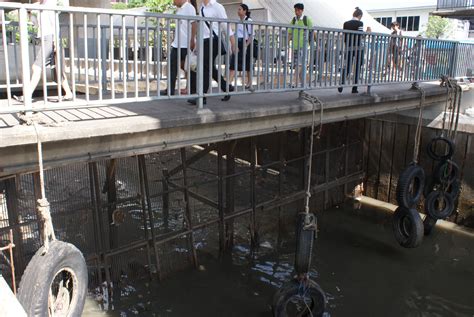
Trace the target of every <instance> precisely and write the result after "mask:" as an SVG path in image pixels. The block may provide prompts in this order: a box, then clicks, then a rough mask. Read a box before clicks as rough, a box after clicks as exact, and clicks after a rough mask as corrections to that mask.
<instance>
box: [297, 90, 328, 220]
mask: <svg viewBox="0 0 474 317" xmlns="http://www.w3.org/2000/svg"><path fill="white" fill-rule="evenodd" d="M300 97H301V98H302V99H304V100H307V101H309V102H311V104H312V107H313V108H312V117H311V138H310V148H309V163H308V179H307V187H306V193H305V196H306V197H305V206H304V210H305V213H307V214H309V199H310V197H311V169H312V165H313V164H312V163H313V144H314V134H315V133H314V128H315V117H316V105H319V108H320V110H321V114H320V117H319V131H318V135H317V137H318V138H319V136H320V135H321V131H322V127H323V112H324V106H323V103H322V101H321V100H319V98H318V97H316V96H312V95H310V94H308V93H305V92H301V93H300Z"/></svg>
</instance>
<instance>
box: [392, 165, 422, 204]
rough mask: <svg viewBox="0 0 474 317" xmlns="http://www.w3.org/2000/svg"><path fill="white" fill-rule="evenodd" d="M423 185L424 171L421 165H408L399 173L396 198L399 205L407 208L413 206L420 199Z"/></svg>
mask: <svg viewBox="0 0 474 317" xmlns="http://www.w3.org/2000/svg"><path fill="white" fill-rule="evenodd" d="M424 186H425V172H424V170H423V168H421V166H418V165H415V164H413V165H409V166H408V167H407V168H406V169H405V170H403V172H402V173H401V174H400V177H399V178H398V183H397V190H396V198H397V202H398V205H399V206H402V207H405V208H407V209H410V208H413V207H415V206H416V205H417V204H418V202H419V201H420V198H421V195H422V194H423V188H424Z"/></svg>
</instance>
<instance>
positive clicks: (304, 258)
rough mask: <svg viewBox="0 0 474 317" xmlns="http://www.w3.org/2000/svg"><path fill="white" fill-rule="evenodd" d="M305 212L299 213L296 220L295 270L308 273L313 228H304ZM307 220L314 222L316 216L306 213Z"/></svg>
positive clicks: (313, 235)
mask: <svg viewBox="0 0 474 317" xmlns="http://www.w3.org/2000/svg"><path fill="white" fill-rule="evenodd" d="M305 217H306V214H305V213H299V214H298V216H297V220H296V252H295V271H296V273H298V274H301V273H308V272H309V268H310V265H311V255H312V252H313V242H314V237H315V229H313V228H310V229H305V228H304V225H305ZM308 217H309V219H308V220H309V222H310V223H312V224H315V221H316V216H315V215H314V214H308Z"/></svg>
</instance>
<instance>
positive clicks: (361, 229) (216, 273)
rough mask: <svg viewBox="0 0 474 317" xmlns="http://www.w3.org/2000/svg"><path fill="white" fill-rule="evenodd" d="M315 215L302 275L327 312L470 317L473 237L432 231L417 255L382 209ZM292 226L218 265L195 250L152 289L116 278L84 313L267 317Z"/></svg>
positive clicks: (286, 272) (283, 272) (285, 276)
mask: <svg viewBox="0 0 474 317" xmlns="http://www.w3.org/2000/svg"><path fill="white" fill-rule="evenodd" d="M318 217H319V224H320V231H319V236H318V240H317V241H316V244H315V248H314V252H313V261H312V270H311V272H310V274H311V276H312V279H314V280H315V281H316V282H317V283H319V284H320V285H321V287H322V288H323V289H324V290H325V292H326V293H327V296H328V299H329V305H328V311H329V314H330V315H331V316H456V317H457V316H459V317H460V316H466V317H472V316H474V292H473V281H474V239H473V237H472V235H466V234H462V233H460V232H459V231H453V230H447V229H443V228H440V227H437V228H436V231H435V232H433V234H432V235H431V236H428V237H425V239H424V241H423V244H422V245H421V246H420V247H418V248H417V249H403V248H401V247H399V246H398V244H397V243H396V241H395V239H394V238H393V234H392V228H391V218H390V214H389V213H385V212H380V211H377V210H376V209H374V208H369V207H363V208H362V209H360V210H354V209H352V206H350V205H344V206H341V207H339V208H333V209H330V210H327V211H324V212H323V213H321V214H320V215H319V216H318ZM288 226H289V227H291V223H290V224H288ZM291 229H292V228H286V229H284V230H282V231H281V232H280V237H279V238H280V242H281V243H280V244H279V246H278V247H276V244H272V243H270V242H268V241H262V242H261V246H260V248H259V249H258V250H257V251H255V252H251V250H250V249H249V247H248V246H247V245H246V244H237V245H236V246H235V247H234V249H233V252H232V253H231V254H228V255H227V256H224V257H223V258H221V259H217V258H215V257H214V256H212V255H210V254H207V253H199V260H200V264H201V266H200V267H199V269H198V270H187V271H184V272H180V273H176V274H174V275H172V276H171V277H169V278H167V279H165V280H164V281H163V282H161V283H154V282H150V281H149V280H137V279H132V278H128V277H126V276H124V277H123V279H122V282H121V283H120V285H115V292H116V296H115V297H116V299H115V302H114V303H113V304H114V309H113V310H112V311H109V312H107V313H106V312H104V311H101V310H100V309H99V308H98V306H99V305H98V304H97V302H96V301H95V300H94V299H92V298H88V301H87V304H86V311H85V313H84V316H90V317H91V316H99V315H100V316H104V315H110V316H134V315H139V316H271V309H270V303H271V298H272V295H273V294H274V292H275V291H276V289H277V288H278V287H279V286H281V285H282V283H284V282H285V281H288V280H289V279H290V278H291V276H292V269H293V268H292V265H293V258H294V235H293V233H292V230H291ZM274 235H275V236H277V232H274ZM117 291H118V294H120V296H118V295H117ZM329 314H328V315H329Z"/></svg>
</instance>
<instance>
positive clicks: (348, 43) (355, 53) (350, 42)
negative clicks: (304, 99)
mask: <svg viewBox="0 0 474 317" xmlns="http://www.w3.org/2000/svg"><path fill="white" fill-rule="evenodd" d="M360 19H362V10H361V9H359V7H357V8H356V9H355V11H354V13H353V14H352V19H351V20H349V21H346V22H344V26H343V29H344V30H350V31H359V32H363V31H364V23H363V22H362V21H361V20H360ZM344 45H345V56H344V61H345V62H346V64H345V68H344V70H343V71H342V75H341V84H342V85H344V83H345V81H346V78H347V77H348V76H349V75H350V74H351V72H352V66H354V84H356V85H357V83H358V82H359V73H360V67H361V65H362V59H363V55H364V51H363V48H362V34H354V33H345V34H344ZM354 62H355V65H353V64H354ZM342 89H343V88H342V87H339V88H337V90H338V91H339V92H342ZM358 92H359V91H358V90H357V86H354V87H352V93H353V94H357V93H358Z"/></svg>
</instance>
